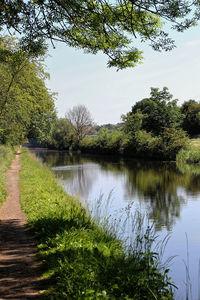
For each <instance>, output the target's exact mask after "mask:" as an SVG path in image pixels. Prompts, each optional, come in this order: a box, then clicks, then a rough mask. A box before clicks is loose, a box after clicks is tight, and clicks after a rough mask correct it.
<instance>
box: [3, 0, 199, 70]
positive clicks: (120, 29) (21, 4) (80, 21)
mask: <svg viewBox="0 0 200 300" xmlns="http://www.w3.org/2000/svg"><path fill="white" fill-rule="evenodd" d="M199 14H200V1H198V0H195V1H192V0H188V1H185V0H169V1H163V0H162V1H160V0H148V1H144V0H134V1H133V0H97V1H94V0H68V1H64V0H15V1H13V0H3V1H1V6H0V30H2V31H3V30H4V29H5V28H7V30H8V31H10V32H13V31H15V32H18V33H19V34H20V35H21V36H22V45H23V48H24V49H26V50H27V49H28V50H29V51H33V52H35V53H36V52H37V51H39V50H41V49H42V48H43V47H44V45H45V41H46V40H47V39H50V40H51V41H52V43H53V42H54V41H61V42H64V43H66V44H67V45H69V46H72V47H76V48H82V49H84V50H85V51H86V52H90V53H94V54H95V53H97V52H98V51H102V52H103V53H105V54H106V55H107V56H108V58H109V60H108V66H109V67H111V66H115V67H117V68H119V69H122V68H126V67H131V66H135V64H136V63H138V62H140V61H141V60H142V52H141V51H140V50H139V49H137V47H135V46H134V40H136V39H137V40H139V41H140V42H144V41H147V42H148V43H149V44H150V45H151V46H152V47H153V49H155V50H158V51H160V50H162V49H164V50H170V49H172V48H173V47H174V41H173V40H172V39H171V38H170V37H169V36H168V33H167V32H166V31H165V30H164V29H163V25H164V23H165V22H170V24H171V27H172V28H173V29H175V30H178V31H183V30H184V29H187V28H189V27H191V26H193V25H195V24H196V23H197V21H198V19H199Z"/></svg>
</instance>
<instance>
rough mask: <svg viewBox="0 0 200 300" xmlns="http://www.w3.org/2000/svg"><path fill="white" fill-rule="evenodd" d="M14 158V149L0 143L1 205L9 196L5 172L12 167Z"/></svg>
mask: <svg viewBox="0 0 200 300" xmlns="http://www.w3.org/2000/svg"><path fill="white" fill-rule="evenodd" d="M13 158H14V149H13V148H11V147H8V146H4V145H0V205H1V204H2V203H3V202H4V201H5V199H6V196H7V192H6V177H5V173H6V171H7V170H8V168H9V167H10V164H11V162H12V159H13Z"/></svg>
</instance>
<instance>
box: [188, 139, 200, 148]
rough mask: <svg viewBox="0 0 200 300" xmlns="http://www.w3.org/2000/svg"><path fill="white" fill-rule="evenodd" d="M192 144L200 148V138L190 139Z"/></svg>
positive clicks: (192, 146) (193, 146)
mask: <svg viewBox="0 0 200 300" xmlns="http://www.w3.org/2000/svg"><path fill="white" fill-rule="evenodd" d="M190 145H191V148H192V149H196V150H200V138H193V139H190Z"/></svg>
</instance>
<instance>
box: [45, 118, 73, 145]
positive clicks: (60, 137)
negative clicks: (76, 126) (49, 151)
mask: <svg viewBox="0 0 200 300" xmlns="http://www.w3.org/2000/svg"><path fill="white" fill-rule="evenodd" d="M73 143H74V130H73V126H72V124H71V123H70V122H69V121H68V120H67V119H64V118H61V119H57V120H56V121H55V123H54V127H53V131H52V136H51V139H50V142H49V144H48V145H49V146H50V147H53V148H55V149H59V150H63V149H70V148H71V147H73Z"/></svg>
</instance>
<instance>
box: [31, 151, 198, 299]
mask: <svg viewBox="0 0 200 300" xmlns="http://www.w3.org/2000/svg"><path fill="white" fill-rule="evenodd" d="M35 153H36V155H37V156H38V157H39V158H40V159H41V160H42V161H43V162H45V163H46V164H47V165H48V166H49V167H51V168H52V170H53V172H54V173H55V175H56V177H57V178H58V180H59V183H60V184H61V185H62V186H63V188H64V190H66V191H67V192H68V193H70V194H72V195H75V196H77V197H79V198H80V201H81V202H82V203H83V205H84V206H87V207H88V209H89V210H90V211H92V214H93V217H94V218H96V219H105V218H107V220H108V223H109V222H110V224H111V223H115V224H116V226H115V227H116V228H117V231H118V235H119V236H120V237H121V238H122V239H124V240H126V241H128V242H129V239H131V237H130V232H131V225H132V223H131V222H130V221H127V216H129V214H130V213H132V214H134V211H135V210H139V211H140V212H141V213H142V214H144V215H145V216H147V218H148V222H149V223H150V224H152V223H154V224H155V228H156V232H157V233H158V235H159V239H163V238H164V237H165V236H166V234H168V233H170V234H171V238H170V240H169V242H168V243H167V247H166V249H165V255H164V259H166V258H167V257H170V256H176V257H175V258H174V259H173V260H172V263H171V265H170V269H171V272H170V276H171V277H172V279H173V281H174V282H175V284H176V286H177V287H178V291H177V292H176V299H177V300H178V299H186V293H187V292H189V299H193V300H197V299H200V291H199V280H200V276H199V275H198V273H199V258H200V234H199V230H200V175H198V172H197V171H196V173H197V175H194V174H193V173H195V172H192V171H191V170H187V172H186V173H184V167H183V166H179V167H178V166H176V164H175V163H169V162H147V161H141V160H133V159H119V158H113V157H102V156H101V157H98V156H77V155H73V156H72V155H69V154H68V153H64V152H56V151H41V150H38V151H35ZM145 226H146V224H145ZM187 240H188V249H187ZM188 268H189V270H188V272H187V271H186V269H188ZM187 276H189V280H188V279H186V277H187ZM188 283H189V285H188ZM190 283H191V286H190ZM186 291H187V292H186Z"/></svg>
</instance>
